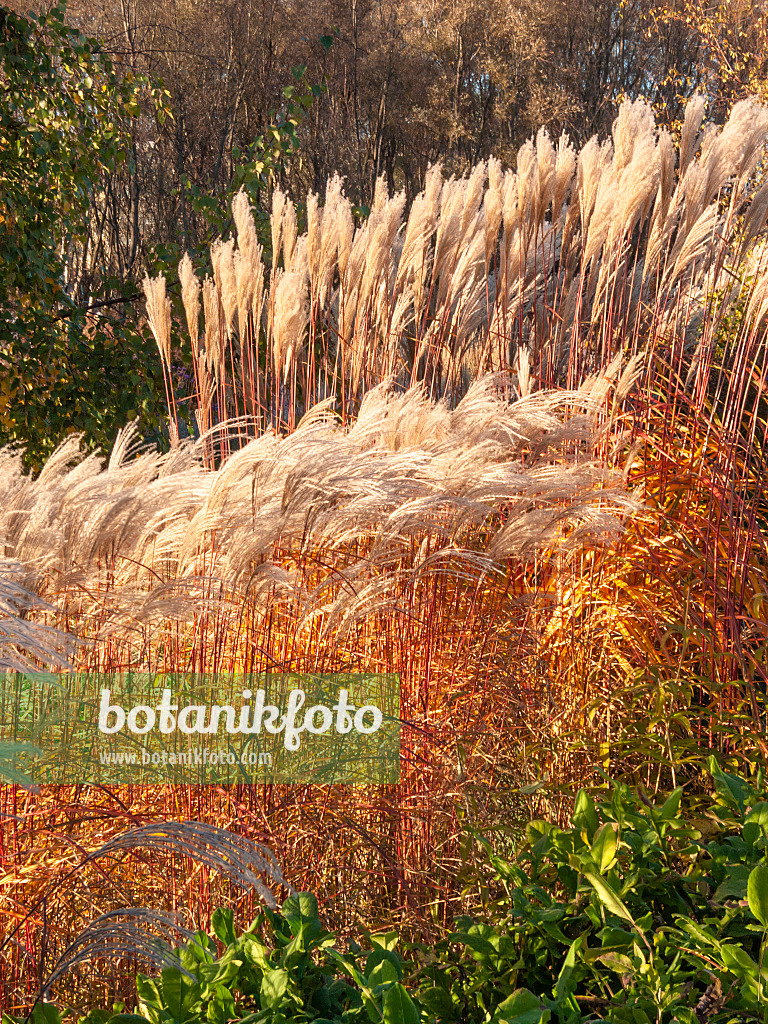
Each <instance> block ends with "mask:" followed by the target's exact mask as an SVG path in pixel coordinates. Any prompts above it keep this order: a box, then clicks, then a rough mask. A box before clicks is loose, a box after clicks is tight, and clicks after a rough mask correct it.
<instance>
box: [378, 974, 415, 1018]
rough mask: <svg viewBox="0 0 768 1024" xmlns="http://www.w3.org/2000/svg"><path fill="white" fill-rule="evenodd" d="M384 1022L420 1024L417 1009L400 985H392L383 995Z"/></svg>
mask: <svg viewBox="0 0 768 1024" xmlns="http://www.w3.org/2000/svg"><path fill="white" fill-rule="evenodd" d="M382 1016H383V1018H384V1024H420V1016H419V1011H418V1010H417V1009H416V1005H415V1003H414V1002H413V1000H412V999H411V997H410V996H409V995H408V993H407V992H406V991H405V989H404V988H403V986H402V985H400V984H397V985H393V986H392V988H390V989H389V990H388V991H387V993H386V995H385V996H384V1006H383V1013H382Z"/></svg>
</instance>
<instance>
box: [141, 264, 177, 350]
mask: <svg viewBox="0 0 768 1024" xmlns="http://www.w3.org/2000/svg"><path fill="white" fill-rule="evenodd" d="M143 288H144V296H145V298H146V304H147V320H148V321H149V327H150V330H151V331H152V334H153V336H154V339H155V342H156V343H157V347H158V350H159V352H160V358H161V359H162V360H163V362H164V363H165V365H166V366H167V367H168V368H169V369H170V365H171V300H170V299H169V298H166V295H165V277H164V276H163V275H162V274H158V276H157V277H156V278H155V279H154V280H153V279H152V278H151V277H150V276H149V274H145V275H144V281H143Z"/></svg>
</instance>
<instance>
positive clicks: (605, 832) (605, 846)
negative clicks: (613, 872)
mask: <svg viewBox="0 0 768 1024" xmlns="http://www.w3.org/2000/svg"><path fill="white" fill-rule="evenodd" d="M616 828H617V826H616V825H615V824H614V823H613V822H612V821H606V823H605V824H604V825H601V826H600V828H599V829H598V830H597V832H596V833H595V838H594V839H593V841H592V846H591V847H590V852H591V854H592V859H593V860H594V862H595V864H597V866H598V867H599V868H600V874H604V873H605V872H606V871H607V870H608V869H609V868H610V867H611V866H612V865H613V863H614V861H615V854H616Z"/></svg>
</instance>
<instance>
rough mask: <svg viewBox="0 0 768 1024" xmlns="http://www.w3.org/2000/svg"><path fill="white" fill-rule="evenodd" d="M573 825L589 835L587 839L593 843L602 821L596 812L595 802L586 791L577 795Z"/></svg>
mask: <svg viewBox="0 0 768 1024" xmlns="http://www.w3.org/2000/svg"><path fill="white" fill-rule="evenodd" d="M573 824H574V826H575V827H576V828H578V829H583V830H585V831H586V833H587V838H588V839H589V841H590V842H592V837H593V836H594V834H595V832H597V828H598V825H599V824H600V821H599V819H598V817H597V811H596V810H595V802H594V800H593V799H592V797H591V796H590V795H589V793H588V792H587V791H586V789H580V790H579V792H578V793H577V794H576V804H575V806H574V809H573Z"/></svg>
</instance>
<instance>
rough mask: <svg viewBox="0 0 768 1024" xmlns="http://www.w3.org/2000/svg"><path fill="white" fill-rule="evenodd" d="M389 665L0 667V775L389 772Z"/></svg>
mask: <svg viewBox="0 0 768 1024" xmlns="http://www.w3.org/2000/svg"><path fill="white" fill-rule="evenodd" d="M399 713H400V680H399V677H398V676H396V675H373V674H372V675H364V674H343V673H337V674H333V675H325V676H321V675H294V674H288V673H285V674H267V675H261V676H258V675H252V676H243V675H240V676H231V675H230V676H223V675H219V676H216V675H194V674H181V673H162V672H158V673H155V674H152V675H150V674H147V673H126V674H121V675H103V674H95V673H93V674H85V673H77V674H75V673H72V674H62V675H56V676H51V675H40V676H32V675H25V676H22V675H17V674H6V675H4V676H3V675H0V781H3V780H4V781H13V780H14V779H19V780H22V779H23V780H25V781H30V780H31V781H34V782H36V783H40V784H71V783H100V784H102V785H118V786H119V785H128V784H132V785H135V784H140V785H146V784H148V783H176V784H206V783H216V784H218V785H221V784H224V785H226V784H233V783H238V782H240V783H261V784H263V783H271V782H275V783H297V782H298V783H308V782H313V783H393V782H397V781H398V779H399V772H400V719H399Z"/></svg>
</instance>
